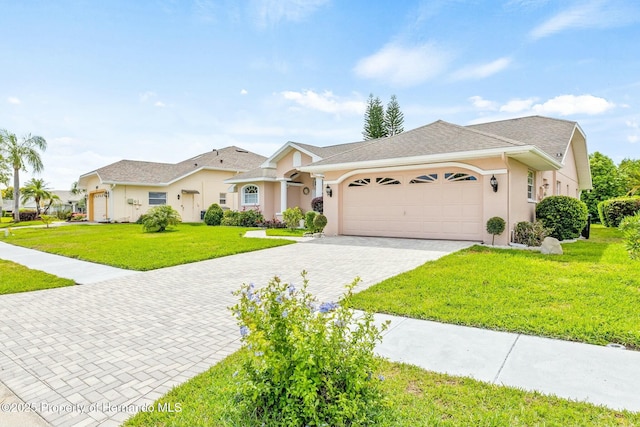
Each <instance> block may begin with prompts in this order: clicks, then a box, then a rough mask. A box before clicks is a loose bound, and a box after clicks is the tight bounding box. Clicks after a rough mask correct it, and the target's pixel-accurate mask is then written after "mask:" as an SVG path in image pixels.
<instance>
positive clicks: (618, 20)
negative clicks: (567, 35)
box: [529, 0, 640, 40]
mask: <svg viewBox="0 0 640 427" xmlns="http://www.w3.org/2000/svg"><path fill="white" fill-rule="evenodd" d="M639 18H640V13H639V12H638V9H637V8H633V7H632V6H630V5H629V4H628V3H627V2H624V1H621V0H620V1H616V0H614V1H604V0H591V1H589V2H579V3H578V4H576V5H575V6H573V7H571V8H569V9H566V10H564V11H562V12H560V13H558V14H556V15H555V16H553V17H551V18H549V19H548V20H546V21H545V22H543V23H542V24H540V25H538V26H537V27H535V28H534V29H533V30H532V31H531V32H530V33H529V35H530V37H531V38H533V39H534V40H537V39H541V38H543V37H547V36H550V35H552V34H555V33H559V32H561V31H564V30H567V29H571V28H612V27H621V26H624V25H628V24H631V23H633V22H636V21H638V19H639Z"/></svg>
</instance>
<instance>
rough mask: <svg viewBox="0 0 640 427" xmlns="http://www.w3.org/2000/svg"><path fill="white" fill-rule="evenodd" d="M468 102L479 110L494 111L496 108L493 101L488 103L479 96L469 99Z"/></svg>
mask: <svg viewBox="0 0 640 427" xmlns="http://www.w3.org/2000/svg"><path fill="white" fill-rule="evenodd" d="M469 101H471V103H472V104H473V106H474V107H476V108H479V109H481V110H495V108H496V103H495V102H494V101H489V100H488V99H484V98H483V97H481V96H472V97H470V98H469Z"/></svg>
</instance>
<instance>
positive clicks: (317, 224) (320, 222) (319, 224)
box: [313, 214, 327, 233]
mask: <svg viewBox="0 0 640 427" xmlns="http://www.w3.org/2000/svg"><path fill="white" fill-rule="evenodd" d="M326 225H327V217H326V216H324V215H322V214H318V215H316V217H315V218H314V219H313V227H314V228H315V231H316V232H317V233H322V230H324V227H326Z"/></svg>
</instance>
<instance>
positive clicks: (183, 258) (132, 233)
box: [0, 224, 293, 270]
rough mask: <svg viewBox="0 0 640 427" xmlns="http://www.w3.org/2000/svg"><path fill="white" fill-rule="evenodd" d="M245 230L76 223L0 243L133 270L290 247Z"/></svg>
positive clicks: (23, 232) (21, 233)
mask: <svg viewBox="0 0 640 427" xmlns="http://www.w3.org/2000/svg"><path fill="white" fill-rule="evenodd" d="M247 230H248V229H247V228H240V227H209V226H206V225H204V224H180V225H179V226H178V227H176V228H174V229H170V230H168V231H166V232H163V233H155V232H143V231H142V226H141V225H138V224H102V225H89V224H77V225H69V226H64V227H54V228H49V229H46V228H20V229H13V230H12V233H13V235H11V236H9V237H4V235H3V234H2V233H0V240H1V241H4V242H7V243H11V244H14V245H20V246H25V247H28V248H33V249H38V250H41V251H44V252H49V253H54V254H59V255H64V256H68V257H72V258H78V259H82V260H86V261H93V262H97V263H101V264H107V265H112V266H114V267H120V268H127V269H131V270H153V269H156V268H162V267H168V266H172V265H179V264H186V263H189V262H195V261H202V260H205V259H211V258H218V257H222V256H226V255H233V254H237V253H242V252H249V251H255V250H259V249H265V248H271V247H274V246H281V245H287V244H291V243H293V242H291V241H287V240H279V239H250V238H245V237H242V236H243V235H244V233H245V232H246V231H247Z"/></svg>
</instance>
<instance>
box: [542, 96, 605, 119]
mask: <svg viewBox="0 0 640 427" xmlns="http://www.w3.org/2000/svg"><path fill="white" fill-rule="evenodd" d="M613 107H615V104H614V103H613V102H609V101H607V100H606V99H604V98H600V97H597V96H593V95H578V96H576V95H560V96H556V97H555V98H552V99H550V100H548V101H547V102H545V103H543V104H536V105H534V106H533V108H532V110H533V111H534V112H535V113H537V114H559V115H561V116H568V115H571V114H589V115H595V114H602V113H604V112H605V111H607V110H610V109H612V108H613Z"/></svg>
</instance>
